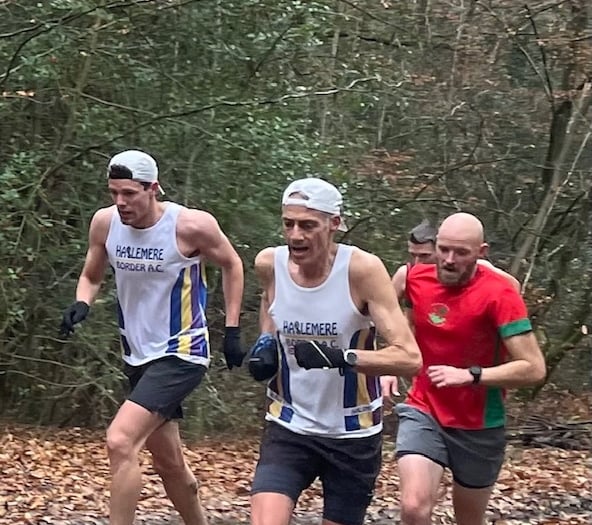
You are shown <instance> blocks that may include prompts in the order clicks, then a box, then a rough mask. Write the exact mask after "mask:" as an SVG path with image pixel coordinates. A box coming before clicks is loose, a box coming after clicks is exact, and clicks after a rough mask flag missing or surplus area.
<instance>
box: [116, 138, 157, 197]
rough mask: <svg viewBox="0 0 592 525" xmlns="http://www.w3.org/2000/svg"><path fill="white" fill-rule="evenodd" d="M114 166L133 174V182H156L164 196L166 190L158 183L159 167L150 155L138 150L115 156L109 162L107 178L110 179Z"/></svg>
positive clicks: (129, 150)
mask: <svg viewBox="0 0 592 525" xmlns="http://www.w3.org/2000/svg"><path fill="white" fill-rule="evenodd" d="M112 166H122V167H123V168H127V169H128V170H129V171H130V173H131V179H132V180H137V181H139V182H156V183H157V184H158V189H159V191H160V193H161V194H162V195H164V190H163V189H162V186H161V185H160V183H159V182H158V166H157V165H156V161H155V160H154V159H153V158H152V157H151V156H150V155H148V153H144V152H143V151H139V150H137V149H128V150H126V151H122V152H121V153H118V154H117V155H114V156H113V157H112V158H111V160H110V161H109V166H108V168H107V177H110V173H109V171H110V169H111V167H112Z"/></svg>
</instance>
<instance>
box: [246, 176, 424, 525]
mask: <svg viewBox="0 0 592 525" xmlns="http://www.w3.org/2000/svg"><path fill="white" fill-rule="evenodd" d="M341 204H342V197H341V194H340V193H339V191H338V190H337V188H335V187H334V186H333V185H331V184H329V183H328V182H326V181H324V180H321V179H316V178H308V179H301V180H298V181H295V182H293V183H292V184H290V185H289V186H288V188H287V189H286V190H285V192H284V196H283V199H282V220H283V227H284V236H285V238H286V241H287V246H280V247H276V248H266V249H265V250H263V251H262V252H260V253H259V254H258V255H257V258H256V260H255V270H256V272H257V274H258V277H259V279H260V281H261V285H262V288H263V294H262V304H261V332H262V333H261V336H260V337H259V339H258V341H257V343H256V344H255V346H254V347H253V349H252V350H251V354H250V356H249V370H250V372H251V374H252V375H253V377H255V379H258V380H263V379H270V381H269V384H268V389H267V395H268V398H269V406H268V411H267V416H266V419H267V420H268V424H267V426H266V429H265V432H264V436H263V440H262V442H261V447H260V456H259V462H258V464H257V469H256V472H255V478H254V480H253V484H252V499H251V518H252V524H253V525H288V524H289V523H290V519H291V516H292V512H293V510H294V506H295V504H296V501H297V500H298V497H299V496H300V493H301V492H302V490H304V489H305V488H307V487H308V486H309V485H310V484H311V483H312V482H313V481H314V480H315V479H316V478H319V479H320V480H321V483H322V485H323V497H324V508H323V523H325V525H329V524H342V525H360V524H361V523H362V522H363V520H364V515H365V513H366V508H367V507H368V504H369V503H370V500H371V498H372V494H373V490H374V484H375V481H376V477H377V475H378V472H379V469H380V464H381V445H382V433H381V430H382V400H381V394H380V387H379V381H378V376H379V375H381V374H391V375H394V374H401V375H405V376H412V375H413V374H415V373H416V372H417V370H418V369H419V367H420V366H421V357H420V352H419V349H418V347H417V344H416V343H415V339H414V338H413V335H412V334H411V331H410V329H409V327H408V325H407V322H406V321H405V318H404V317H403V314H402V312H401V309H400V308H399V306H398V304H397V302H396V300H395V298H394V296H393V294H392V292H391V288H390V281H389V275H388V272H387V270H386V268H385V266H384V264H383V263H382V262H381V261H380V259H379V258H378V257H376V256H374V255H372V254H370V253H367V252H364V251H362V250H360V249H358V248H356V247H353V246H346V245H344V244H337V243H335V242H334V240H333V237H334V235H335V232H336V231H337V230H338V229H341V230H343V229H344V223H343V221H342V218H341ZM375 329H376V330H377V331H378V333H380V334H381V336H382V338H383V339H384V340H385V343H386V346H385V347H384V348H381V349H380V350H377V349H376V346H375Z"/></svg>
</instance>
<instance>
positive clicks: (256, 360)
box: [249, 333, 279, 381]
mask: <svg viewBox="0 0 592 525" xmlns="http://www.w3.org/2000/svg"><path fill="white" fill-rule="evenodd" d="M278 365H279V359H278V347H277V342H276V340H275V337H274V336H273V335H272V334H270V333H264V334H261V335H260V336H259V338H258V339H257V341H255V344H254V345H253V348H251V351H250V352H249V373H250V374H251V376H252V377H253V379H254V380H255V381H265V380H266V379H271V378H272V377H273V376H274V375H276V374H277V371H278Z"/></svg>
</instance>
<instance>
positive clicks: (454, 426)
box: [396, 213, 545, 525]
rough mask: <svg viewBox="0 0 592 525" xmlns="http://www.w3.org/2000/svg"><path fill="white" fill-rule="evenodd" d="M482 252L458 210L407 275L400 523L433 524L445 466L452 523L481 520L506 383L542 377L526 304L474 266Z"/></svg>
mask: <svg viewBox="0 0 592 525" xmlns="http://www.w3.org/2000/svg"><path fill="white" fill-rule="evenodd" d="M486 250H487V244H486V243H485V242H484V241H483V226H482V224H481V222H480V221H479V220H478V219H477V218H476V217H475V216H473V215H469V214H467V213H456V214H454V215H451V216H449V217H448V218H447V219H445V220H444V222H443V223H442V225H441V226H440V228H439V230H438V236H437V241H436V256H437V262H436V265H435V266H434V265H423V264H420V265H416V266H414V267H413V268H411V269H410V270H409V272H408V275H407V282H406V287H405V288H406V295H407V299H408V301H409V303H410V304H411V307H412V315H413V323H414V326H415V335H416V339H417V342H418V344H419V347H420V349H421V351H422V356H423V363H424V364H423V368H422V371H421V372H420V373H419V375H418V376H417V377H415V378H414V381H413V385H412V387H411V390H410V391H409V394H408V397H407V399H406V402H405V403H401V404H399V405H397V407H396V410H397V414H398V416H399V431H398V435H397V451H396V457H397V462H398V468H399V476H400V489H401V519H402V523H403V524H405V525H424V524H426V525H427V524H429V523H431V514H432V510H433V508H434V506H435V504H436V500H437V496H438V486H439V484H440V481H441V479H442V474H443V472H444V468H449V469H450V470H451V472H452V475H453V478H454V486H453V504H454V510H455V516H456V522H457V524H459V525H473V524H474V525H481V524H482V523H483V519H484V515H485V510H486V508H487V503H488V500H489V496H490V495H491V489H492V487H493V484H494V483H495V481H496V480H497V476H498V474H499V471H500V469H501V466H502V463H503V459H504V449H505V427H504V425H505V411H504V400H503V392H504V389H505V388H510V387H521V386H527V385H533V384H536V383H539V382H541V381H542V380H543V379H544V377H545V362H544V358H543V355H542V353H541V351H540V348H539V346H538V343H537V341H536V338H535V336H534V334H533V333H532V328H531V325H530V321H529V320H528V317H527V310H526V306H525V304H524V301H523V300H522V298H521V297H520V295H519V294H518V292H517V291H516V290H515V289H514V288H513V286H512V285H511V284H510V283H509V282H508V280H507V279H506V278H504V277H503V276H500V275H499V274H497V273H496V272H495V271H493V270H491V269H490V268H488V267H486V266H482V265H478V264H477V260H478V259H479V258H480V257H483V256H484V255H485V252H486Z"/></svg>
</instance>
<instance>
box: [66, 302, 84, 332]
mask: <svg viewBox="0 0 592 525" xmlns="http://www.w3.org/2000/svg"><path fill="white" fill-rule="evenodd" d="M88 310H89V306H88V304H86V303H85V302H84V301H76V302H75V303H72V304H71V305H70V306H68V308H66V309H65V310H64V314H63V315H62V324H61V325H60V335H61V336H62V337H68V336H69V335H70V334H73V333H74V325H75V324H78V323H79V322H80V321H84V320H85V319H86V316H87V315H88Z"/></svg>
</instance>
